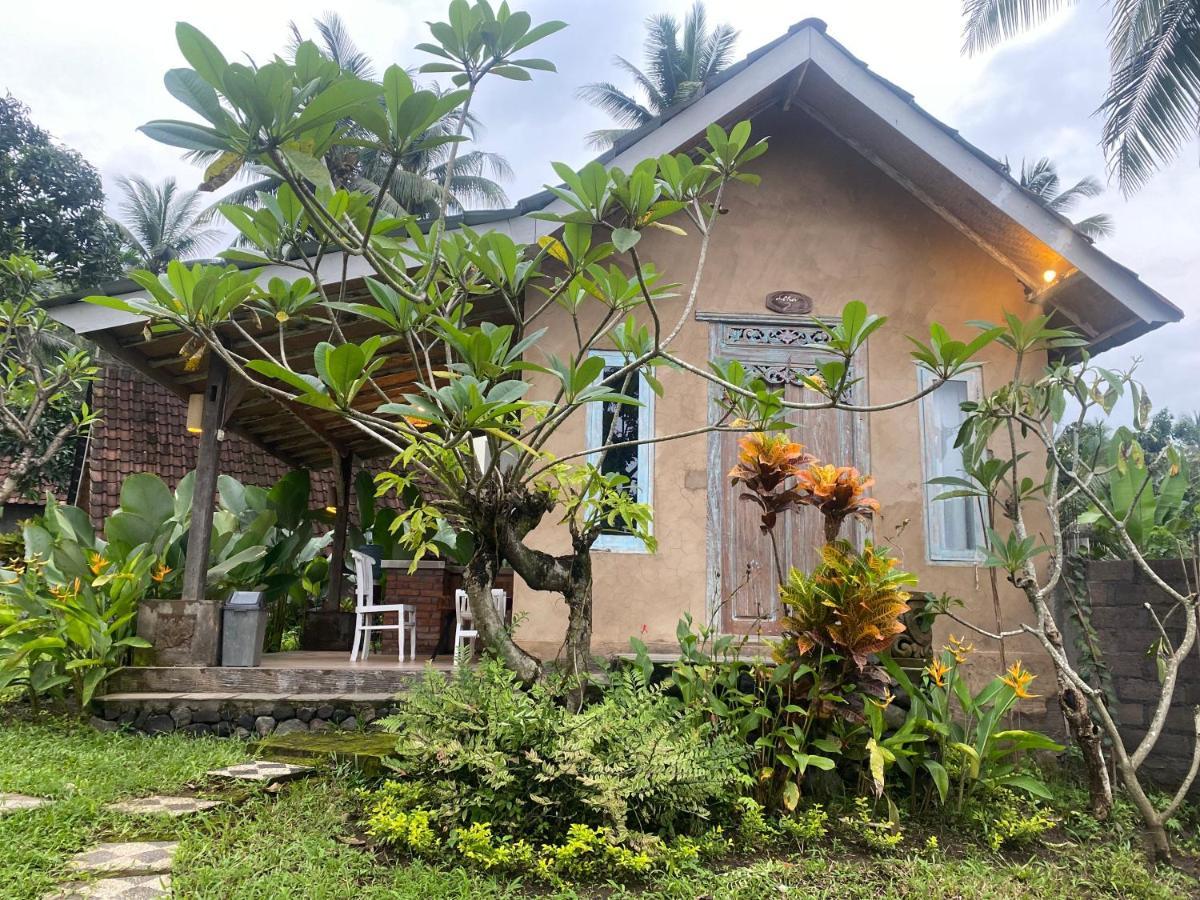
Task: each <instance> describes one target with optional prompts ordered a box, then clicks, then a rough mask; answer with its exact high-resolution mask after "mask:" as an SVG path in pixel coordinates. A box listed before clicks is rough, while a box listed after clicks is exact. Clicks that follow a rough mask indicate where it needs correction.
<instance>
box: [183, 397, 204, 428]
mask: <svg viewBox="0 0 1200 900" xmlns="http://www.w3.org/2000/svg"><path fill="white" fill-rule="evenodd" d="M203 421H204V395H203V394H192V395H191V396H190V397H188V413H187V430H188V434H201V433H203V431H204V428H203V427H201V423H203Z"/></svg>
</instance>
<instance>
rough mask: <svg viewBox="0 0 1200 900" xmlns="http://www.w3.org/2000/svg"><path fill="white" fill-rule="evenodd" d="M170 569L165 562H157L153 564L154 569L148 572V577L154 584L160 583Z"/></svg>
mask: <svg viewBox="0 0 1200 900" xmlns="http://www.w3.org/2000/svg"><path fill="white" fill-rule="evenodd" d="M171 571H172V569H171V567H170V566H168V565H167V564H166V563H159V564H158V565H157V566H155V568H154V571H153V572H151V573H150V577H151V578H152V579H153V580H154V582H155V583H156V584H162V583H163V579H164V578H166V577H167V576H168V575H170V574H171Z"/></svg>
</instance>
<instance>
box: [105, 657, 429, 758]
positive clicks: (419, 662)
mask: <svg viewBox="0 0 1200 900" xmlns="http://www.w3.org/2000/svg"><path fill="white" fill-rule="evenodd" d="M427 667H431V668H433V669H437V670H441V671H449V670H450V669H451V668H452V667H453V658H452V657H450V656H447V655H443V656H439V657H437V658H436V659H432V660H431V659H429V657H428V656H425V657H422V658H418V659H416V660H406V661H405V662H399V661H397V659H396V657H395V655H394V654H390V655H389V654H373V655H372V656H370V657H369V658H368V659H367V660H365V661H359V662H353V663H352V662H350V657H349V653H343V652H340V651H303V650H302V651H294V652H289V653H268V654H265V655H264V656H263V659H262V664H261V665H260V666H258V667H256V668H232V667H223V666H131V667H129V668H125V669H122V670H121V671H120V672H118V673H117V674H116V675H114V676H113V677H112V679H110V681H109V682H108V683H107V685H106V688H107V690H106V691H105V693H104V694H103V695H102V696H100V697H97V698H96V707H97V709H98V710H99V711H100V715H99V716H97V717H96V720H97V721H96V722H94V724H99V722H104V723H111V724H106V725H104V726H101V727H109V728H116V727H120V726H125V727H130V728H133V729H136V730H139V731H144V732H146V733H149V734H163V733H168V732H172V731H181V732H185V733H188V734H197V735H205V734H215V735H218V736H221V737H228V736H233V735H236V736H240V737H250V736H255V735H257V736H259V737H265V736H266V735H268V734H271V733H273V732H275V733H280V734H292V733H297V732H322V731H335V730H345V731H355V730H357V729H359V728H360V727H362V726H365V725H367V724H369V723H370V722H372V721H373V720H374V719H376V718H378V717H380V716H383V715H387V714H388V713H389V712H390V711H391V709H392V707H393V704H394V701H395V698H396V695H397V694H399V693H402V692H403V691H405V690H406V689H407V688H408V687H409V686H410V685H411V684H412V683H413V682H415V681H416V680H417V679H418V678H420V677H421V676H422V673H423V672H424V671H425V670H426V668H427Z"/></svg>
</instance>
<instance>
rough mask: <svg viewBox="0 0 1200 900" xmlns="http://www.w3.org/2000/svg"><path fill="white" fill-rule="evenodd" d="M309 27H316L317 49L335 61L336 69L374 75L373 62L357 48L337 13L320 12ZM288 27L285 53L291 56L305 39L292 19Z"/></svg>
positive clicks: (359, 74)
mask: <svg viewBox="0 0 1200 900" xmlns="http://www.w3.org/2000/svg"><path fill="white" fill-rule="evenodd" d="M313 27H315V28H316V29H317V34H318V35H319V36H320V39H321V40H320V47H321V51H322V52H323V53H324V54H325V56H327V57H329V58H330V59H331V60H333V61H334V62H335V63H337V64H338V68H339V69H341V70H342V71H343V72H348V73H350V74H351V75H353V76H354V77H356V78H374V77H375V64H374V62H372V60H371V57H369V56H367V54H365V53H363V52H362V51H361V50H359V49H358V46H357V45H356V44H355V43H354V39H353V38H351V37H350V30H349V29H348V28H347V27H346V23H345V22H344V21H342V17H341V16H339V15H338V14H337V13H336V12H332V11H329V12H326V13H323V14H322V15H321V16H320V17H318V18H316V19H313ZM288 29H289V30H290V31H291V33H292V37H291V40H290V41H289V42H288V55H289V56H291V57H293V58H294V57H295V55H296V50H297V49H298V48H299V47H300V44H301V43H303V42H304V40H305V38H304V36H303V35H302V34H301V33H300V28H299V26H297V25H296V23H295V22H289V23H288Z"/></svg>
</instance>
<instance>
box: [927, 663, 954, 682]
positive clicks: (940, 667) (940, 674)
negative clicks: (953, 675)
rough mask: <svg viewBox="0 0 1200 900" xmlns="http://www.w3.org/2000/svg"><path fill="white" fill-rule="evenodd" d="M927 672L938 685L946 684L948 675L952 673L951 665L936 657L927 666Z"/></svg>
mask: <svg viewBox="0 0 1200 900" xmlns="http://www.w3.org/2000/svg"><path fill="white" fill-rule="evenodd" d="M925 674H926V675H928V676H929V677H930V679H931V680H932V681H933V683H934V684H935V685H937V686H938V687H945V686H946V676H947V675H949V674H950V667H949V666H948V665H946V664H945V663H944V662H942V661H941V660H940V659H935V660H934V661H933V662H931V663H930V664H929V665H928V666H926V667H925Z"/></svg>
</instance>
